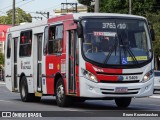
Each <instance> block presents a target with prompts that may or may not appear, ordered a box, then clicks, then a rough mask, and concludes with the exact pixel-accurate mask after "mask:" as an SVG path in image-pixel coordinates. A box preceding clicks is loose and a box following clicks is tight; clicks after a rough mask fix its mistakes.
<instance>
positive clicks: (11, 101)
mask: <svg viewBox="0 0 160 120" xmlns="http://www.w3.org/2000/svg"><path fill="white" fill-rule="evenodd" d="M0 102H10V103H14V102H13V101H7V100H0Z"/></svg>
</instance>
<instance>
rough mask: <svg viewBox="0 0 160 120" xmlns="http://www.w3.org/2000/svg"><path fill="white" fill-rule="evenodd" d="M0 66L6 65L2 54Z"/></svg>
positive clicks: (0, 54)
mask: <svg viewBox="0 0 160 120" xmlns="http://www.w3.org/2000/svg"><path fill="white" fill-rule="evenodd" d="M0 65H4V55H3V54H2V53H0Z"/></svg>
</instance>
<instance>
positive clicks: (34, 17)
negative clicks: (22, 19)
mask: <svg viewBox="0 0 160 120" xmlns="http://www.w3.org/2000/svg"><path fill="white" fill-rule="evenodd" d="M32 18H35V19H37V20H38V19H41V20H42V19H43V18H42V17H32Z"/></svg>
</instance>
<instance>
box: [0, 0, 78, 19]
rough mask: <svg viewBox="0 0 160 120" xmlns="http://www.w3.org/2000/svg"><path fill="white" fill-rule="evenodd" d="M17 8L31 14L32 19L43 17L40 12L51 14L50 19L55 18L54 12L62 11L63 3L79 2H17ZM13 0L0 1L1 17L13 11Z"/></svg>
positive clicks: (17, 0)
mask: <svg viewBox="0 0 160 120" xmlns="http://www.w3.org/2000/svg"><path fill="white" fill-rule="evenodd" d="M15 1H16V7H19V8H21V9H23V10H24V11H26V13H30V14H31V15H32V17H38V16H39V17H43V16H41V15H40V14H36V11H38V12H50V17H53V16H54V12H53V10H55V9H56V10H57V9H61V3H66V2H68V3H78V2H77V0H15ZM12 3H13V0H0V16H3V15H6V11H8V10H10V9H12Z"/></svg>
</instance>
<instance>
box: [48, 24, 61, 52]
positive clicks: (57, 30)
mask: <svg viewBox="0 0 160 120" xmlns="http://www.w3.org/2000/svg"><path fill="white" fill-rule="evenodd" d="M62 39H63V25H57V26H51V27H50V28H49V40H48V54H55V53H61V52H62Z"/></svg>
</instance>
